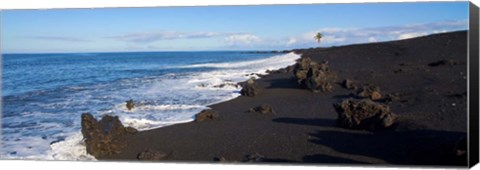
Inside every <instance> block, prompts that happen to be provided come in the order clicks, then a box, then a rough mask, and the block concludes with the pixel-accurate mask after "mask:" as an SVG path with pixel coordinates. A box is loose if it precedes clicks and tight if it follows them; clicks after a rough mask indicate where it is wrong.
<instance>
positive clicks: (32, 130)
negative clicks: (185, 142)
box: [1, 53, 300, 160]
mask: <svg viewBox="0 0 480 170" xmlns="http://www.w3.org/2000/svg"><path fill="white" fill-rule="evenodd" d="M299 58H300V56H299V55H297V54H294V53H288V54H281V55H276V56H272V57H268V58H263V59H256V60H250V61H238V62H220V63H200V64H189V65H178V66H173V67H172V69H188V68H198V69H200V70H202V69H201V68H205V69H204V71H193V72H178V73H177V72H174V73H169V74H163V75H159V76H145V77H141V78H129V79H120V80H117V81H114V82H107V83H98V84H93V85H88V86H69V87H66V88H64V89H61V90H57V91H54V92H51V93H52V95H56V96H55V97H57V98H55V100H49V102H47V103H45V102H42V101H38V100H33V101H32V102H30V103H29V104H30V105H29V106H26V107H28V108H27V109H29V110H42V111H34V112H32V111H28V112H25V111H19V112H20V113H19V114H21V116H7V117H3V122H6V121H7V122H20V123H9V124H8V125H6V126H3V130H2V131H3V132H4V136H2V145H3V146H2V151H1V156H2V158H5V159H18V158H21V159H44V160H95V158H94V157H93V156H91V155H88V154H87V153H86V149H85V146H84V143H83V137H82V135H81V133H80V114H81V113H83V112H89V113H92V114H94V116H95V117H97V118H101V116H102V115H106V114H109V115H114V116H118V117H119V118H120V120H121V121H122V123H123V124H125V125H126V126H131V127H134V128H137V129H138V130H140V131H141V130H148V129H152V128H159V127H164V126H169V125H173V124H178V123H186V122H191V121H193V118H194V116H195V114H196V113H198V112H200V111H201V110H203V109H207V108H208V106H209V105H212V104H216V103H220V102H224V101H228V100H231V99H234V98H236V97H238V96H240V93H239V91H240V90H241V87H239V86H237V85H236V83H238V82H242V81H245V80H248V79H249V78H251V77H252V76H255V75H252V73H256V74H260V75H265V74H267V70H276V69H281V68H284V67H286V66H288V65H292V64H294V63H295V61H296V60H297V59H299ZM59 94H61V95H59ZM29 95H32V96H33V97H35V95H38V94H33V93H32V94H29ZM42 95H44V94H42ZM32 96H27V97H25V96H23V98H27V99H30V98H32ZM23 98H22V96H20V97H19V99H9V100H22V99H23ZM129 99H133V100H134V101H135V102H136V103H137V107H135V108H134V109H132V110H128V109H127V108H126V106H125V101H126V100H129ZM37 108H41V109H37ZM58 110H61V111H58ZM50 111H51V112H50ZM59 114H61V115H66V116H59ZM5 132H6V133H5Z"/></svg>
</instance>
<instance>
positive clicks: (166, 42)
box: [1, 2, 468, 53]
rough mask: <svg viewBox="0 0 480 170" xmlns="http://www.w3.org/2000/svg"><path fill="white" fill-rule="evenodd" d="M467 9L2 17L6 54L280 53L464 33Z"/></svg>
mask: <svg viewBox="0 0 480 170" xmlns="http://www.w3.org/2000/svg"><path fill="white" fill-rule="evenodd" d="M467 19H468V2H436V3H431V2H430V3H429V2H422V3H366V4H318V5H270V6H210V7H158V8H103V9H102V8H96V9H55V10H5V11H1V47H2V52H4V53H35V52H42V53H43V52H109V51H199V50H283V49H292V48H309V47H315V46H318V44H317V43H316V42H315V40H314V39H313V36H314V34H315V33H316V32H322V33H323V34H324V38H323V40H322V42H321V46H332V45H345V44H352V43H366V42H376V41H388V40H397V39H405V38H412V37H417V36H422V35H428V34H432V33H440V32H447V31H454V30H465V29H467V26H468V20H467Z"/></svg>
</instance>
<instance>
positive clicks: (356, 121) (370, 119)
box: [334, 99, 397, 130]
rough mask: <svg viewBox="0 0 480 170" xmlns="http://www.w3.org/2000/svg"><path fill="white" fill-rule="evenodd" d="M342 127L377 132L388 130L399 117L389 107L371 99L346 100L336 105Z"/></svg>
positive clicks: (338, 120)
mask: <svg viewBox="0 0 480 170" xmlns="http://www.w3.org/2000/svg"><path fill="white" fill-rule="evenodd" d="M334 107H335V110H336V111H337V114H338V119H337V122H338V124H339V125H340V126H342V127H345V128H351V129H367V130H376V129H382V128H387V127H389V126H391V125H393V124H394V123H395V121H396V120H397V116H396V115H395V114H394V113H392V112H391V111H390V108H389V107H388V106H387V105H384V104H380V103H376V102H373V101H371V100H370V99H362V100H354V99H346V100H344V101H343V102H341V103H337V104H334Z"/></svg>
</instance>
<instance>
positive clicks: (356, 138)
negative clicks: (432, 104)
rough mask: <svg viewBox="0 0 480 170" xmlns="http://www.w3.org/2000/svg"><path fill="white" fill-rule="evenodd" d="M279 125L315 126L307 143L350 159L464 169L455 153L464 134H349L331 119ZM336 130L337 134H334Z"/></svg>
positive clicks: (319, 159)
mask: <svg viewBox="0 0 480 170" xmlns="http://www.w3.org/2000/svg"><path fill="white" fill-rule="evenodd" d="M272 121H273V122H278V123H289V124H296V125H306V126H318V127H319V130H318V131H317V132H314V133H309V134H308V135H309V136H310V137H311V138H310V139H308V141H309V142H312V143H314V144H318V145H322V146H325V147H328V148H331V149H333V150H335V151H338V152H340V153H345V154H351V155H362V156H367V157H372V158H379V159H381V160H385V161H386V162H388V163H392V164H404V165H434V166H439V165H446V166H466V164H467V160H466V157H461V156H456V155H455V152H454V149H455V145H456V144H457V142H458V140H459V139H460V138H462V137H464V136H466V133H463V132H448V131H437V130H412V131H398V130H395V128H391V129H386V130H380V131H376V132H368V131H358V130H349V129H342V128H339V127H336V126H335V125H336V124H335V122H336V121H335V120H331V119H304V118H287V117H283V118H276V119H273V120H272ZM336 129H338V130H336ZM303 161H304V162H305V163H353V164H359V163H362V162H359V161H356V160H349V159H343V158H335V157H331V156H327V155H323V154H321V153H319V154H318V155H306V156H305V157H304V158H303Z"/></svg>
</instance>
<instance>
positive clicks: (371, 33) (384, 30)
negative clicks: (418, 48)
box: [285, 20, 468, 47]
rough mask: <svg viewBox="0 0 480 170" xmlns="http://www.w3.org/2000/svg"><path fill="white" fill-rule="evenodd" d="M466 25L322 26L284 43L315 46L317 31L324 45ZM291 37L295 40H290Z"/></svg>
mask: <svg viewBox="0 0 480 170" xmlns="http://www.w3.org/2000/svg"><path fill="white" fill-rule="evenodd" d="M467 26H468V22H467V20H462V21H444V22H435V23H425V24H414V25H398V26H386V27H370V28H322V29H318V30H315V31H309V32H306V33H303V34H300V35H298V36H293V37H290V38H289V39H288V42H287V43H286V44H287V46H294V47H309V46H316V45H317V44H316V43H317V42H316V41H315V39H314V38H313V37H314V35H315V34H316V33H317V32H321V33H322V34H323V35H324V37H323V38H322V40H321V45H323V46H325V45H345V44H355V43H366V42H378V41H389V40H399V39H407V38H414V37H419V36H425V35H429V34H435V33H443V32H448V31H456V30H465V29H467ZM292 39H295V40H296V41H295V42H292V41H290V40H292ZM285 41H287V40H285Z"/></svg>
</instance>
